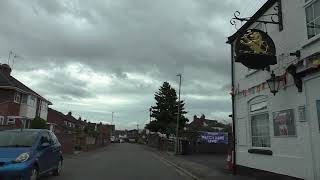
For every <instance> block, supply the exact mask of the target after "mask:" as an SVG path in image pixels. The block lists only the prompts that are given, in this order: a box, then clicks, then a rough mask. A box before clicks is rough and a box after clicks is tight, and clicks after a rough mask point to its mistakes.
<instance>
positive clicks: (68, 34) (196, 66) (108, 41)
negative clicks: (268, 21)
mask: <svg viewBox="0 0 320 180" xmlns="http://www.w3.org/2000/svg"><path fill="white" fill-rule="evenodd" d="M264 2H265V0H90V1H85V0H27V1H21V0H1V1H0V27H1V28H0V63H7V59H8V54H9V51H10V50H13V51H14V52H15V53H17V54H18V55H19V58H17V59H15V60H14V61H11V62H10V65H12V66H13V76H15V77H16V78H17V79H19V80H20V81H22V82H23V83H25V84H26V85H27V86H29V87H31V88H32V89H33V90H35V91H36V92H38V93H39V94H41V95H42V96H44V97H46V98H47V99H49V100H50V101H51V102H52V103H53V106H51V107H52V108H54V109H57V110H59V111H61V112H63V113H66V112H68V111H72V113H73V114H74V115H75V116H76V117H79V116H81V117H82V118H86V119H88V120H90V121H92V122H100V121H102V122H105V123H108V122H111V112H112V111H113V112H115V118H114V123H115V124H116V128H119V129H125V128H126V129H132V128H135V127H136V124H137V123H138V124H140V127H143V126H144V124H145V123H146V122H148V119H149V112H148V108H149V107H150V106H151V105H154V103H155V101H154V93H155V91H157V90H158V89H159V87H160V86H161V85H162V83H163V82H164V81H168V82H169V83H170V84H171V85H172V86H173V87H174V88H176V89H177V81H178V78H177V77H176V74H178V73H182V74H183V82H182V99H184V100H185V102H186V110H187V111H188V115H187V117H188V118H189V119H190V120H192V117H193V115H195V114H197V115H201V114H202V113H203V114H205V115H206V117H207V118H211V119H218V120H228V115H229V114H230V113H231V98H230V95H229V91H230V84H231V83H230V46H229V45H227V44H225V42H226V37H227V36H229V35H231V34H232V33H234V32H235V29H234V27H233V26H231V25H230V24H229V20H230V18H231V17H232V16H233V13H234V11H236V10H239V11H241V12H242V15H244V16H250V15H252V13H253V12H254V11H256V10H257V9H258V8H259V7H260V6H261V5H262V4H263V3H264Z"/></svg>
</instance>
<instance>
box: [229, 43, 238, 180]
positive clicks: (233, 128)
mask: <svg viewBox="0 0 320 180" xmlns="http://www.w3.org/2000/svg"><path fill="white" fill-rule="evenodd" d="M230 45H231V88H232V91H233V93H232V95H231V98H232V146H233V151H232V160H233V172H232V173H233V174H234V175H235V174H236V173H237V164H236V128H235V124H236V123H235V102H234V100H235V94H234V87H235V85H234V61H233V59H234V51H233V47H234V43H233V42H232V43H230Z"/></svg>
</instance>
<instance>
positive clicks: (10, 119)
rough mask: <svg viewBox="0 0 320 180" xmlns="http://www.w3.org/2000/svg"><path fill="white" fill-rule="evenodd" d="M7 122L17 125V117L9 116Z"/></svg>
mask: <svg viewBox="0 0 320 180" xmlns="http://www.w3.org/2000/svg"><path fill="white" fill-rule="evenodd" d="M6 124H7V125H15V124H16V119H14V118H8V119H7V122H6Z"/></svg>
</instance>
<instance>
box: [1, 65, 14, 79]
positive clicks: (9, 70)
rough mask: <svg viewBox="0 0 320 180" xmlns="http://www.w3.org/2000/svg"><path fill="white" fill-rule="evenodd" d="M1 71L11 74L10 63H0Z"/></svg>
mask: <svg viewBox="0 0 320 180" xmlns="http://www.w3.org/2000/svg"><path fill="white" fill-rule="evenodd" d="M0 71H1V72H2V73H3V74H5V75H7V76H10V75H11V71H12V69H11V67H10V66H9V65H8V64H0Z"/></svg>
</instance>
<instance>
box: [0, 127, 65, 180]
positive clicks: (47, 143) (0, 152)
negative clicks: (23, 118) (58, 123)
mask: <svg viewBox="0 0 320 180" xmlns="http://www.w3.org/2000/svg"><path fill="white" fill-rule="evenodd" d="M62 164H63V156H62V152H61V145H60V143H59V141H58V139H57V137H56V136H55V135H54V133H53V132H51V131H49V130H44V129H41V130H40V129H22V130H21V129H17V130H6V131H0V179H19V180H29V179H30V180H36V179H37V178H38V177H40V176H42V175H45V174H48V173H51V172H52V173H53V175H55V176H58V175H60V172H61V169H62Z"/></svg>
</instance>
